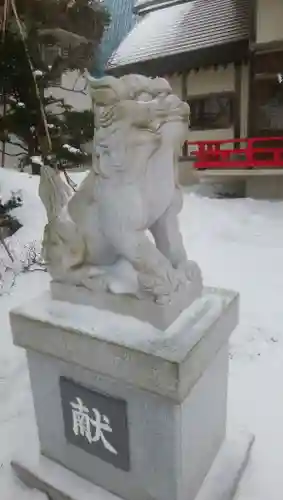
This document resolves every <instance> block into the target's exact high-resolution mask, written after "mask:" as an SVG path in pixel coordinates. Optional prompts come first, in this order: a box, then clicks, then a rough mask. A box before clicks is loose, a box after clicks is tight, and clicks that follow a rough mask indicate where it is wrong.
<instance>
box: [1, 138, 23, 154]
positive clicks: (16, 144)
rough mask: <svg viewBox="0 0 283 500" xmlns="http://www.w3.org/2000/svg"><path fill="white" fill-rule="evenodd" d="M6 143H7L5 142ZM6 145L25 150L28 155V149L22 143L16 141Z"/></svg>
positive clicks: (8, 142) (7, 142)
mask: <svg viewBox="0 0 283 500" xmlns="http://www.w3.org/2000/svg"><path fill="white" fill-rule="evenodd" d="M3 142H5V141H3ZM6 144H11V145H12V146H17V148H21V149H23V150H24V151H25V152H26V153H28V148H25V147H24V146H23V145H22V144H21V143H20V142H16V141H10V140H8V141H6Z"/></svg>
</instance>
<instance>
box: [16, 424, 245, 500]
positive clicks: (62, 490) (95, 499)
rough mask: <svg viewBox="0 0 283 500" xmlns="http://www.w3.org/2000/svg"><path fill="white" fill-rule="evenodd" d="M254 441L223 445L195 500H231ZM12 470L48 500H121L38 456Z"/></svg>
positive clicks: (238, 439)
mask: <svg viewBox="0 0 283 500" xmlns="http://www.w3.org/2000/svg"><path fill="white" fill-rule="evenodd" d="M253 442H254V437H253V436H252V435H250V434H249V433H244V432H234V433H233V434H232V435H231V436H229V437H228V439H227V440H226V441H225V443H224V444H223V446H222V448H221V450H220V452H219V453H218V455H217V458H216V459H215V461H214V463H213V466H212V468H211V470H210V472H209V474H208V475H207V477H206V479H205V481H204V483H203V485H202V487H201V490H200V492H199V494H198V496H197V498H196V500H231V499H232V498H233V497H234V494H235V492H236V490H237V486H238V484H239V482H240V480H241V477H242V474H243V472H244V470H245V467H246V464H247V462H248V459H249V455H250V452H251V448H252V445H253ZM12 466H13V468H14V471H15V472H16V474H17V475H18V476H19V478H20V479H21V480H22V481H23V482H24V483H25V484H26V485H27V486H29V487H30V488H36V489H38V490H40V491H42V492H44V493H47V494H48V496H49V498H50V500H121V498H120V497H117V496H116V495H113V494H112V493H110V492H108V491H106V490H104V489H102V488H100V487H98V486H96V485H94V484H92V483H90V482H89V481H86V480H85V479H82V478H81V477H79V476H77V475H76V474H74V473H73V472H71V471H69V470H67V469H66V468H65V467H62V466H61V465H59V464H57V463H56V462H53V461H52V460H49V459H48V458H46V457H43V456H42V455H41V456H40V457H38V458H35V459H30V458H29V459H27V458H26V457H24V458H23V457H20V456H19V457H17V458H16V459H15V460H14V461H13V463H12Z"/></svg>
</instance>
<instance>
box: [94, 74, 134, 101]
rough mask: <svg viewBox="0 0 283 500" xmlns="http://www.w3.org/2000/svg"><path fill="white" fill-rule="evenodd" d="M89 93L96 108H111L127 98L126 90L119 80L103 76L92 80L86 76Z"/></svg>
mask: <svg viewBox="0 0 283 500" xmlns="http://www.w3.org/2000/svg"><path fill="white" fill-rule="evenodd" d="M87 80H88V84H89V92H90V95H91V98H92V100H93V101H94V103H95V104H96V105H97V106H111V105H113V104H115V103H116V102H119V101H121V100H123V99H127V98H128V90H127V87H126V86H125V83H124V82H123V80H122V79H121V78H115V77H114V76H110V75H109V76H104V77H103V78H93V77H91V76H89V75H87Z"/></svg>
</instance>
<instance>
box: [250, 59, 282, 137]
mask: <svg viewBox="0 0 283 500" xmlns="http://www.w3.org/2000/svg"><path fill="white" fill-rule="evenodd" d="M252 106H253V113H252V132H253V134H254V135H256V136H259V137H260V136H267V137H268V136H270V137H272V136H278V135H279V136H281V135H282V133H283V52H274V53H268V54H260V55H257V56H256V58H255V72H254V76H253V81H252Z"/></svg>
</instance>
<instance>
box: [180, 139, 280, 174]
mask: <svg viewBox="0 0 283 500" xmlns="http://www.w3.org/2000/svg"><path fill="white" fill-rule="evenodd" d="M270 144H272V146H271V145H270ZM185 146H186V149H187V157H188V158H189V159H191V160H193V161H194V167H195V168H196V169H217V168H218V169H222V168H223V169H230V168H231V169H244V168H283V137H253V138H245V139H243V138H241V139H229V140H224V141H198V142H191V141H186V143H185Z"/></svg>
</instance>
